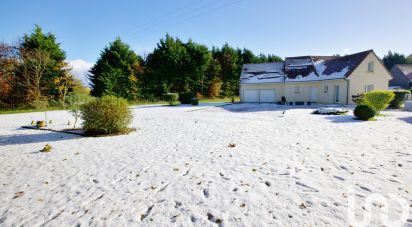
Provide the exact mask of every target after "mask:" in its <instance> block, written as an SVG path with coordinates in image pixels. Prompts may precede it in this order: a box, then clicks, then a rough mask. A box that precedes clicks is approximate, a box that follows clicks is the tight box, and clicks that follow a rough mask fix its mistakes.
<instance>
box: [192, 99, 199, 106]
mask: <svg viewBox="0 0 412 227" xmlns="http://www.w3.org/2000/svg"><path fill="white" fill-rule="evenodd" d="M192 105H194V106H197V105H199V99H197V98H192Z"/></svg>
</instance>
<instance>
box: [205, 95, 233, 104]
mask: <svg viewBox="0 0 412 227" xmlns="http://www.w3.org/2000/svg"><path fill="white" fill-rule="evenodd" d="M199 101H200V103H210V102H232V97H223V98H213V99H212V98H203V99H200V100H199ZM235 102H240V97H239V96H236V97H235Z"/></svg>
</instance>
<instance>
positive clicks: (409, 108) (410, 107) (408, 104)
mask: <svg viewBox="0 0 412 227" xmlns="http://www.w3.org/2000/svg"><path fill="white" fill-rule="evenodd" d="M404 109H405V110H406V111H411V112H412V101H406V102H405V107H404Z"/></svg>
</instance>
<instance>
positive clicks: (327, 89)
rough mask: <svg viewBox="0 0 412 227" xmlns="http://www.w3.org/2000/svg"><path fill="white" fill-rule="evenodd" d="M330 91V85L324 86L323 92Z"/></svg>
mask: <svg viewBox="0 0 412 227" xmlns="http://www.w3.org/2000/svg"><path fill="white" fill-rule="evenodd" d="M328 92H329V87H328V85H325V86H324V87H323V93H325V94H326V93H328Z"/></svg>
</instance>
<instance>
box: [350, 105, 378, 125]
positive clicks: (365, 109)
mask: <svg viewBox="0 0 412 227" xmlns="http://www.w3.org/2000/svg"><path fill="white" fill-rule="evenodd" d="M353 114H354V115H355V116H356V117H357V118H358V119H360V120H364V121H367V120H369V119H371V118H373V117H374V116H375V114H376V111H375V109H374V108H373V107H371V106H368V105H365V104H360V105H357V106H356V108H355V110H354V111H353Z"/></svg>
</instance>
